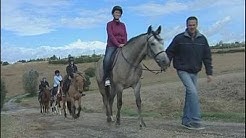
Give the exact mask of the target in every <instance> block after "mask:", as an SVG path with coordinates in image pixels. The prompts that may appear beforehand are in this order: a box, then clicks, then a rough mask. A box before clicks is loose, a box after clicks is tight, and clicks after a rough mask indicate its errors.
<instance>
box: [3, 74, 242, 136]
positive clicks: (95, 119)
mask: <svg viewBox="0 0 246 138" xmlns="http://www.w3.org/2000/svg"><path fill="white" fill-rule="evenodd" d="M235 76H236V77H235ZM241 76H244V73H237V74H232V75H226V76H220V77H217V79H218V80H216V79H215V82H216V81H217V82H219V83H218V84H220V82H221V83H222V82H223V84H224V83H227V81H224V80H223V79H222V78H230V77H231V78H234V79H236V80H240V79H238V78H241ZM221 77H222V78H221ZM221 80H223V81H221ZM230 80H233V79H230ZM243 80H244V79H243ZM204 81H205V80H204ZM215 82H214V83H215ZM232 82H236V81H232ZM242 83H244V84H245V82H242ZM216 84H217V83H216ZM233 85H234V84H233ZM213 86H214V87H215V86H216V87H215V88H213V89H214V90H216V91H213V89H210V90H209V92H202V93H201V95H203V96H204V97H221V96H219V94H223V95H225V96H226V97H228V96H227V95H226V94H225V93H223V92H224V91H223V92H220V93H219V92H217V91H219V90H221V89H219V88H220V87H219V86H220V85H213ZM206 87H207V86H206V85H205V86H203V87H201V88H202V89H203V90H204V89H205V88H206ZM210 87H211V86H209V88H210ZM217 87H219V88H217ZM180 88H182V87H181V84H180V83H177V82H175V83H168V84H156V85H151V86H145V87H143V89H142V99H143V101H144V104H145V108H148V109H149V108H151V107H152V108H153V107H155V106H156V105H155V103H154V102H155V101H160V100H164V99H160V98H163V96H162V97H161V95H165V97H172V95H175V97H177V96H178V95H180V94H178V93H177V89H178V90H179V89H180ZM233 90H236V89H235V88H233ZM151 91H154V92H155V95H154V97H150V96H149V93H150V92H151ZM181 91H182V90H181ZM206 91H207V90H206ZM230 91H231V90H230ZM171 94H172V95H171ZM208 94H209V95H211V94H217V95H216V96H214V95H212V96H209V95H208ZM242 94H244V95H241V93H239V95H238V96H239V97H235V96H234V97H232V98H234V99H241V97H244V98H245V93H244V90H243V93H242ZM234 95H235V94H234ZM124 96H125V97H124V98H125V99H123V102H130V101H131V102H133V105H134V107H135V103H134V99H133V98H132V97H133V96H132V93H125V94H124ZM158 97H159V99H158ZM92 99H94V100H95V99H101V97H100V94H98V93H90V94H88V95H87V96H86V98H85V99H84V100H85V101H84V106H86V107H87V108H88V109H92V108H93V109H94V110H96V108H101V106H98V104H101V103H102V101H100V100H98V101H97V102H95V101H93V100H92ZM14 100H15V99H11V100H10V102H8V103H7V104H6V105H5V106H7V107H8V109H9V111H4V112H2V113H1V114H5V115H8V116H11V118H12V120H14V121H15V126H10V127H11V128H10V130H11V133H12V134H11V137H18V138H94V137H95V138H170V137H171V138H232V137H235V138H244V137H245V124H244V123H223V122H203V124H204V125H205V127H206V129H205V130H200V131H194V130H187V129H185V128H182V127H181V126H180V122H179V120H178V121H177V120H164V119H160V118H153V117H145V118H144V120H145V123H146V125H147V127H146V128H142V129H140V128H139V125H138V121H137V118H136V117H128V116H127V117H126V116H123V117H122V120H121V125H120V126H116V125H115V124H114V123H112V124H108V123H107V122H106V117H105V114H104V113H82V117H80V118H79V119H76V120H73V119H72V118H71V117H70V116H69V118H64V116H58V115H52V114H45V115H43V114H40V113H39V112H40V110H39V108H38V107H37V106H36V107H33V108H25V107H21V106H19V105H17V104H16V103H14ZM215 100H217V99H215ZM228 102H229V101H228ZM174 104H177V103H176V102H174ZM206 104H208V103H206ZM171 107H172V106H171ZM96 111H100V110H96Z"/></svg>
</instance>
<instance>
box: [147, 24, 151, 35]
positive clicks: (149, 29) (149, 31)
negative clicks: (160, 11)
mask: <svg viewBox="0 0 246 138" xmlns="http://www.w3.org/2000/svg"><path fill="white" fill-rule="evenodd" d="M151 32H152V26H151V25H150V26H149V28H148V32H147V33H148V34H151Z"/></svg>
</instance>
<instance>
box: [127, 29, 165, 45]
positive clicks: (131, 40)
mask: <svg viewBox="0 0 246 138" xmlns="http://www.w3.org/2000/svg"><path fill="white" fill-rule="evenodd" d="M151 33H152V34H153V36H154V37H155V39H157V40H158V41H162V40H163V39H162V38H161V37H158V36H157V35H158V34H156V32H154V31H152V32H151ZM146 34H147V33H143V34H140V35H138V36H135V37H132V38H131V39H130V40H128V41H127V43H126V44H125V45H128V44H129V43H131V42H133V41H135V39H137V38H139V37H141V36H144V35H146Z"/></svg>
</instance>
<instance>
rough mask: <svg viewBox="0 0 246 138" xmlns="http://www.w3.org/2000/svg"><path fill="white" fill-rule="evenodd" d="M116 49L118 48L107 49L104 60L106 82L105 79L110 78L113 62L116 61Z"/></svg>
mask: <svg viewBox="0 0 246 138" xmlns="http://www.w3.org/2000/svg"><path fill="white" fill-rule="evenodd" d="M116 49H117V47H106V51H105V56H104V59H103V71H104V76H103V81H105V79H106V78H108V77H109V72H110V70H111V67H112V61H113V59H114V57H113V55H114V52H115V51H116Z"/></svg>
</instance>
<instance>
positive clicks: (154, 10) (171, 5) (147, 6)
mask: <svg viewBox="0 0 246 138" xmlns="http://www.w3.org/2000/svg"><path fill="white" fill-rule="evenodd" d="M186 9H188V7H187V5H185V4H182V3H178V2H175V1H168V2H167V3H165V4H157V3H153V2H150V3H144V4H141V5H139V6H134V7H130V10H132V11H134V12H135V13H136V14H139V15H141V16H160V15H165V14H170V13H173V12H179V11H182V10H186Z"/></svg>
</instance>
